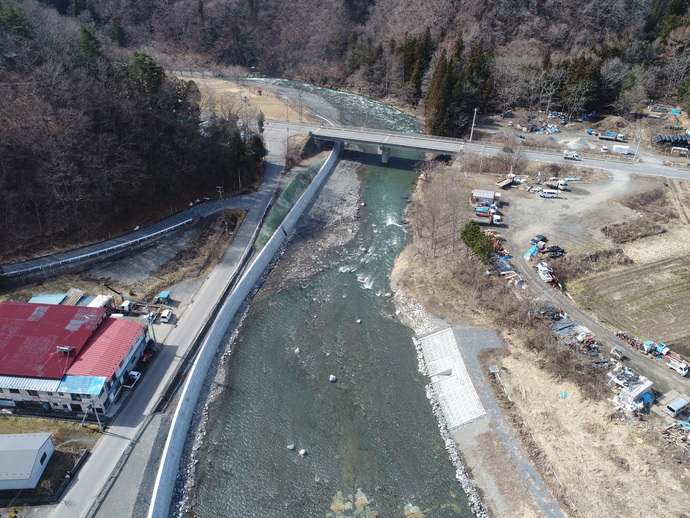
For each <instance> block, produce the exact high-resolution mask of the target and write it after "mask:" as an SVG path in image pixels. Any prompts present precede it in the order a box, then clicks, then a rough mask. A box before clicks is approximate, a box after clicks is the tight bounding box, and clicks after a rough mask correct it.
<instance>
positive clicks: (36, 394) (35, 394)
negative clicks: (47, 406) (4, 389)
mask: <svg viewBox="0 0 690 518" xmlns="http://www.w3.org/2000/svg"><path fill="white" fill-rule="evenodd" d="M29 395H30V396H33V397H38V391H37V390H29Z"/></svg>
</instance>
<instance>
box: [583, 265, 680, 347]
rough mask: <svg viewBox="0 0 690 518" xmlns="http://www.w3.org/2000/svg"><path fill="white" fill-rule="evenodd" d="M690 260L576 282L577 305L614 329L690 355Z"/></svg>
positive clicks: (626, 270)
mask: <svg viewBox="0 0 690 518" xmlns="http://www.w3.org/2000/svg"><path fill="white" fill-rule="evenodd" d="M689 279H690V257H688V256H681V257H676V258H671V259H665V260H662V261H658V262H654V263H650V264H644V265H635V266H630V267H627V268H622V269H618V270H614V271H608V272H603V273H598V274H595V275H591V276H589V277H585V278H583V279H580V280H578V281H575V282H572V283H571V284H570V285H569V286H570V290H571V293H572V295H573V296H574V297H575V300H576V301H577V302H578V303H579V304H580V305H581V306H583V307H584V308H585V309H587V310H588V311H591V312H592V313H594V314H595V315H597V316H598V318H599V320H600V321H601V322H602V323H605V324H608V325H609V326H610V327H611V328H612V329H621V330H624V331H627V332H629V333H632V334H634V335H636V336H638V337H640V338H642V339H645V340H654V341H660V342H665V343H667V344H668V345H669V346H670V347H671V348H672V349H674V350H676V351H677V352H679V353H681V354H684V355H690V341H689V338H690V319H688V318H687V308H688V305H689V304H690V291H689V290H688V286H689Z"/></svg>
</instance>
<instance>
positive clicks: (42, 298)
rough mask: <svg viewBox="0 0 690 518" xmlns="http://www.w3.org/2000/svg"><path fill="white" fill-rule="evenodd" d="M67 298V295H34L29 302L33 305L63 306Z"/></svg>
mask: <svg viewBox="0 0 690 518" xmlns="http://www.w3.org/2000/svg"><path fill="white" fill-rule="evenodd" d="M66 297H67V293H44V294H43V295H34V296H33V297H31V300H29V303H31V304H52V305H56V306H57V305H58V304H61V303H62V301H63V300H65V298H66Z"/></svg>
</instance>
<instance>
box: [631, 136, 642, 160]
mask: <svg viewBox="0 0 690 518" xmlns="http://www.w3.org/2000/svg"><path fill="white" fill-rule="evenodd" d="M640 144H642V132H640V138H639V139H638V140H637V147H636V148H635V156H634V157H633V160H637V152H638V151H639V150H640Z"/></svg>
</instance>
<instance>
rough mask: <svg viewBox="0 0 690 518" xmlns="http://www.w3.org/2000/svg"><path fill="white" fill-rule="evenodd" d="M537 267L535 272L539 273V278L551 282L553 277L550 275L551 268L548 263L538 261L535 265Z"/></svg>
mask: <svg viewBox="0 0 690 518" xmlns="http://www.w3.org/2000/svg"><path fill="white" fill-rule="evenodd" d="M535 268H536V269H537V273H538V274H539V277H540V278H541V280H542V281H544V282H551V281H553V277H552V276H551V273H552V272H553V270H552V269H551V268H550V267H549V265H548V264H546V263H544V262H542V263H539V264H538V265H537V266H535Z"/></svg>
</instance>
